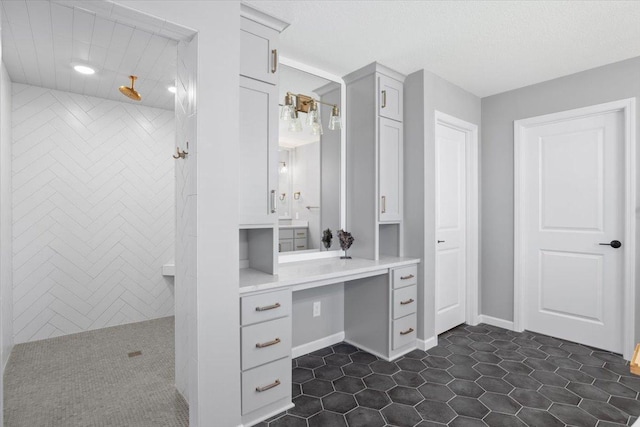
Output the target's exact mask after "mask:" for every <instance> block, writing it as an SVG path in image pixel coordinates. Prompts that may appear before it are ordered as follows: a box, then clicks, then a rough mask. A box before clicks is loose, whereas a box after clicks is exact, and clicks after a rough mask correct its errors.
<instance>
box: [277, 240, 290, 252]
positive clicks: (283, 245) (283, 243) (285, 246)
mask: <svg viewBox="0 0 640 427" xmlns="http://www.w3.org/2000/svg"><path fill="white" fill-rule="evenodd" d="M292 250H293V239H280V240H279V241H278V252H291V251H292Z"/></svg>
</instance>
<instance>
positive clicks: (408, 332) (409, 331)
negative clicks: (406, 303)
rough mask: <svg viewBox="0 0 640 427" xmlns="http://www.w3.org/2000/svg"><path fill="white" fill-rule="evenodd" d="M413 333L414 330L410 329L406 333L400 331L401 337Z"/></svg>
mask: <svg viewBox="0 0 640 427" xmlns="http://www.w3.org/2000/svg"><path fill="white" fill-rule="evenodd" d="M411 332H413V328H409V329H407V330H406V331H400V335H407V334H410V333H411Z"/></svg>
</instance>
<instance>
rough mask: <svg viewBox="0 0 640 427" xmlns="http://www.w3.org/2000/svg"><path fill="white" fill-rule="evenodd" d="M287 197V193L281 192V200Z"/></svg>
mask: <svg viewBox="0 0 640 427" xmlns="http://www.w3.org/2000/svg"><path fill="white" fill-rule="evenodd" d="M286 197H287V193H280V200H282V201H284V199H285V198H286Z"/></svg>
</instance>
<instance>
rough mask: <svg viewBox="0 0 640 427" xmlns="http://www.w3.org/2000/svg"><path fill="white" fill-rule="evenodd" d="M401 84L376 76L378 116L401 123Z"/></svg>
mask: <svg viewBox="0 0 640 427" xmlns="http://www.w3.org/2000/svg"><path fill="white" fill-rule="evenodd" d="M402 91H403V85H402V82H399V81H397V80H395V79H392V78H390V77H387V76H385V75H382V74H379V75H378V94H379V96H380V97H379V98H378V105H379V109H378V114H380V115H381V116H382V117H386V118H388V119H392V120H396V121H399V122H401V121H402V103H403V99H402Z"/></svg>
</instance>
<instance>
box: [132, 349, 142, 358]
mask: <svg viewBox="0 0 640 427" xmlns="http://www.w3.org/2000/svg"><path fill="white" fill-rule="evenodd" d="M136 356H142V352H141V351H140V350H138V351H132V352H131V353H129V357H136Z"/></svg>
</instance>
